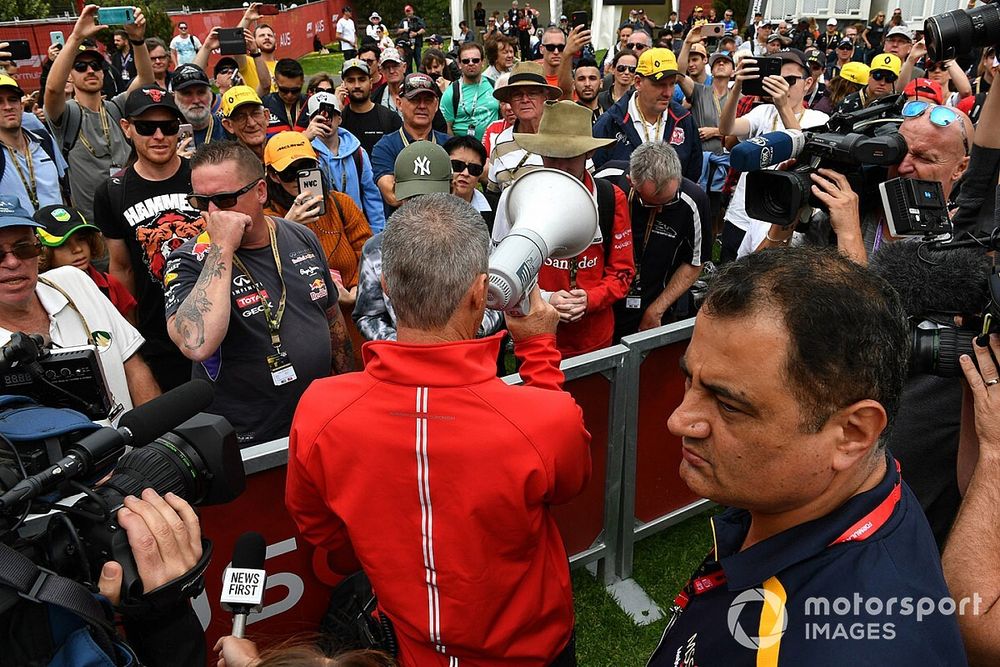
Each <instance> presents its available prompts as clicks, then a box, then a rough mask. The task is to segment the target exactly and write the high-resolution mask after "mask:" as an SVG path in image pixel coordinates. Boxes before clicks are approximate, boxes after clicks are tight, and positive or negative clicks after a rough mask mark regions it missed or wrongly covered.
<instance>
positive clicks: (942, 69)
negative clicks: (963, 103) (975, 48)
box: [926, 60, 972, 107]
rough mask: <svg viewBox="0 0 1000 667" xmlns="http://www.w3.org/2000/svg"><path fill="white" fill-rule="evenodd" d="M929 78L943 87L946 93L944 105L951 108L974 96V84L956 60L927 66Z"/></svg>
mask: <svg viewBox="0 0 1000 667" xmlns="http://www.w3.org/2000/svg"><path fill="white" fill-rule="evenodd" d="M926 70H927V78H928V79H930V80H931V81H933V82H935V83H936V84H938V85H939V86H941V90H942V91H944V94H945V100H944V103H945V104H947V105H948V106H950V107H953V106H955V105H956V104H958V101H959V100H961V99H962V98H964V97H968V96H969V95H971V94H972V84H971V83H969V77H967V76H966V75H965V72H963V71H962V68H961V67H959V65H958V63H957V62H955V61H954V60H945V61H943V62H937V63H932V62H928V63H927V65H926Z"/></svg>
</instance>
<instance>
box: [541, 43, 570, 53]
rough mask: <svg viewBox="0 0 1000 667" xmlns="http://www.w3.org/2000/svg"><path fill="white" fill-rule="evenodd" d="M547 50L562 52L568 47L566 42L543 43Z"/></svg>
mask: <svg viewBox="0 0 1000 667" xmlns="http://www.w3.org/2000/svg"><path fill="white" fill-rule="evenodd" d="M542 46H543V47H544V48H545V50H546V51H548V52H549V53H552V52H553V51H558V52H559V53H562V52H563V51H564V50H565V49H566V45H565V44H542Z"/></svg>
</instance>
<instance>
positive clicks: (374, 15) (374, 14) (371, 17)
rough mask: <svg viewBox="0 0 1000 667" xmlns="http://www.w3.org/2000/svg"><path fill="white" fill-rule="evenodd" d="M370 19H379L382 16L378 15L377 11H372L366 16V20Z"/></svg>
mask: <svg viewBox="0 0 1000 667" xmlns="http://www.w3.org/2000/svg"><path fill="white" fill-rule="evenodd" d="M372 19H378V20H379V21H381V20H382V17H381V16H379V15H378V12H372V15H371V16H369V17H368V20H369V21H371V20H372Z"/></svg>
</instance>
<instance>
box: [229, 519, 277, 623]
mask: <svg viewBox="0 0 1000 667" xmlns="http://www.w3.org/2000/svg"><path fill="white" fill-rule="evenodd" d="M265 552H266V545H265V544H264V537H263V536H262V535H261V534H260V533H255V532H252V531H251V532H247V533H243V534H242V535H240V537H239V539H237V540H236V546H235V547H234V548H233V562H232V563H231V564H230V565H229V567H227V568H226V571H225V572H224V573H223V574H222V597H221V598H220V600H219V602H220V603H221V604H222V608H223V609H225V610H226V611H230V612H232V613H233V632H232V635H233V636H234V637H243V635H244V634H245V633H246V629H247V616H248V615H249V614H250V613H254V612H258V611H260V610H261V608H262V607H263V604H264V585H265V584H266V583H267V572H265V571H264V556H265Z"/></svg>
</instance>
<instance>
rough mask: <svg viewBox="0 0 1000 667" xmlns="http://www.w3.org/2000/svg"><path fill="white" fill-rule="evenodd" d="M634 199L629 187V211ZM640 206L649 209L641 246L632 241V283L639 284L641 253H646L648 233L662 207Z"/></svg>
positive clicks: (633, 192)
mask: <svg viewBox="0 0 1000 667" xmlns="http://www.w3.org/2000/svg"><path fill="white" fill-rule="evenodd" d="M634 199H635V190H631V189H630V190H629V193H628V203H629V211H631V209H632V202H633V200H634ZM639 203H640V204H642V201H641V200H640V201H639ZM642 206H643V208H648V209H649V218H647V220H646V231H645V232H643V234H642V246H641V247H638V246H637V244H636V243H635V242H634V240H633V243H632V253H633V256H634V257H635V276H633V277H632V284H633V285H639V284H641V283H640V282H639V274H640V272H641V271H642V258H643V255H644V254H645V253H646V246H647V245H649V235H650V233H651V232H652V231H653V225H655V224H656V215H657V214H658V213H659V212H660V209H661V208H662V207H660V206H649V207H647V206H646V205H645V204H642Z"/></svg>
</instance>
